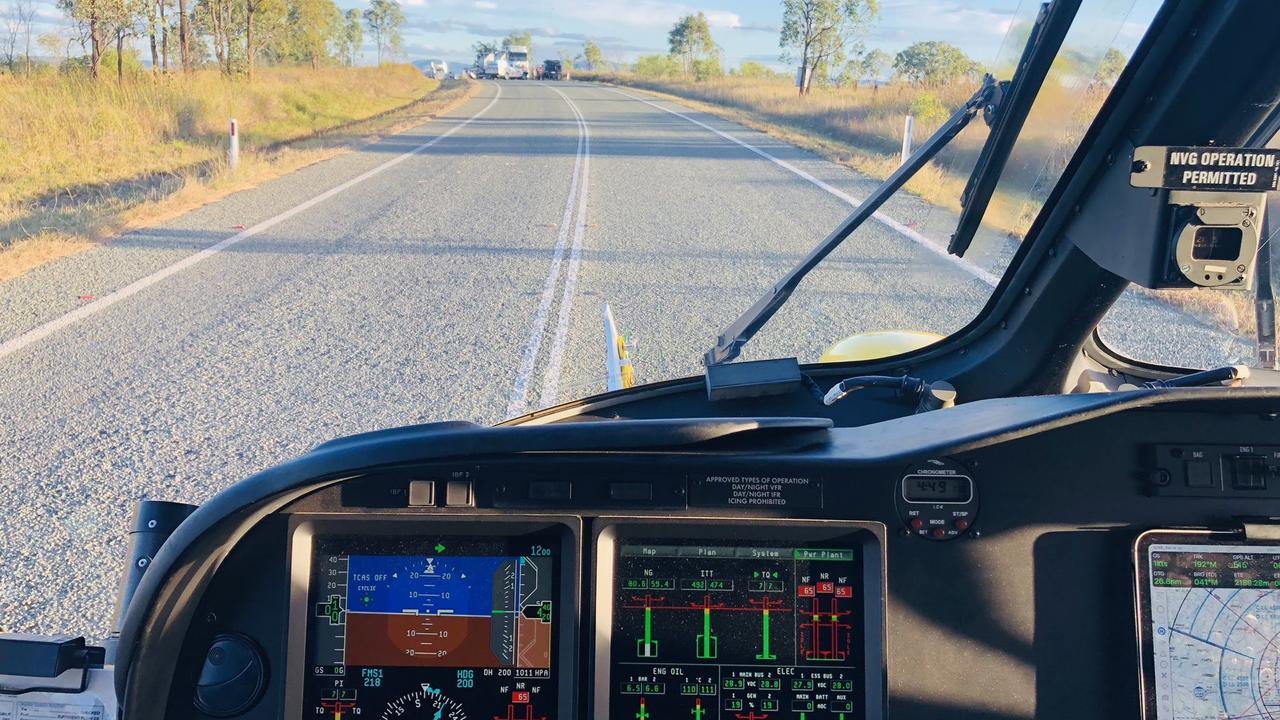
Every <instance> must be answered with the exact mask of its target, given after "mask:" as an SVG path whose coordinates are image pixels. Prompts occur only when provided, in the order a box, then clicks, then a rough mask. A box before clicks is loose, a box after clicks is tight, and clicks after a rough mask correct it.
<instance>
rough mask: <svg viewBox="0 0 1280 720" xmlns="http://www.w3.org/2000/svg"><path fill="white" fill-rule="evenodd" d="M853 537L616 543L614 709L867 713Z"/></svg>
mask: <svg viewBox="0 0 1280 720" xmlns="http://www.w3.org/2000/svg"><path fill="white" fill-rule="evenodd" d="M862 563H863V558H862V550H861V543H859V542H857V541H856V540H850V541H849V542H847V543H846V542H843V541H834V542H833V541H830V540H828V541H824V542H823V544H822V545H820V546H814V547H807V546H797V545H796V544H795V543H794V541H792V542H791V543H787V542H771V541H761V542H758V543H750V544H748V543H742V542H735V543H723V544H722V543H719V542H708V541H702V540H687V541H685V540H671V539H662V540H659V539H653V540H635V539H623V540H619V541H618V545H616V557H615V565H614V568H615V579H614V597H613V628H612V641H611V645H612V647H611V659H612V670H611V677H610V682H611V687H610V688H609V698H610V701H609V716H610V717H611V718H614V719H615V720H664V719H666V718H676V719H679V720H721V719H724V720H766V719H779V718H797V719H805V718H809V719H813V720H816V719H817V718H833V719H837V718H846V719H847V720H852V719H853V718H861V717H863V713H864V712H865V708H863V707H862V698H863V690H864V688H863V685H864V684H865V682H866V679H865V675H864V670H865V658H864V657H863V656H864V654H865V647H864V636H863V627H864V617H863V614H864V611H863V601H864V598H863V592H864V588H863V585H864V583H863V577H864V575H863V566H862Z"/></svg>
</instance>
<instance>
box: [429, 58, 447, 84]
mask: <svg viewBox="0 0 1280 720" xmlns="http://www.w3.org/2000/svg"><path fill="white" fill-rule="evenodd" d="M427 77H432V78H437V79H440V80H443V79H445V78H447V77H449V63H447V62H445V61H444V60H432V61H431V65H430V67H428V68H427Z"/></svg>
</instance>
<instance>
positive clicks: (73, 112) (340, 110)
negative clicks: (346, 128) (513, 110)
mask: <svg viewBox="0 0 1280 720" xmlns="http://www.w3.org/2000/svg"><path fill="white" fill-rule="evenodd" d="M437 85H438V83H437V82H436V81H434V80H429V79H427V78H426V77H425V76H423V74H422V73H421V72H419V71H418V70H417V69H415V68H413V67H411V66H407V65H398V66H389V67H382V68H326V69H323V70H310V69H302V68H270V69H265V70H263V71H261V72H260V73H259V76H258V77H257V78H256V79H255V80H254V81H253V82H252V83H249V82H247V81H245V80H243V79H240V78H236V79H228V78H225V77H223V76H222V75H221V74H219V73H218V72H216V71H212V70H207V71H200V72H196V73H193V74H191V75H190V76H185V75H182V74H177V75H169V76H155V75H150V74H143V75H138V76H135V77H130V78H126V80H125V81H124V82H123V83H119V84H117V83H116V82H114V81H110V80H108V81H103V82H96V83H95V82H93V81H91V80H89V79H87V78H85V77H82V76H78V75H68V74H41V75H36V76H35V77H32V78H30V79H26V78H23V77H22V76H12V75H0V117H4V118H5V127H6V132H5V134H4V140H3V142H0V206H5V205H7V206H12V205H14V204H20V203H23V202H28V201H32V200H35V199H39V198H44V197H48V196H50V195H55V194H59V193H62V194H66V193H74V192H75V188H77V187H81V186H85V185H98V184H102V183H110V182H115V181H120V180H124V179H128V178H135V177H138V176H141V175H147V174H153V173H163V172H173V171H176V170H178V169H180V168H184V167H188V166H190V165H193V164H196V163H200V162H204V161H208V160H213V159H215V158H220V157H221V155H222V154H223V153H224V152H226V142H227V138H226V135H227V122H228V119H229V118H232V117H234V118H236V119H238V120H239V122H240V127H241V128H242V135H241V141H240V142H241V148H242V149H245V150H253V149H255V148H262V147H266V146H269V145H272V144H276V143H280V142H283V141H288V140H295V139H297V138H300V137H306V136H309V135H313V134H315V133H316V132H318V131H321V130H325V129H328V128H332V127H337V126H340V125H343V124H345V123H349V122H351V121H353V120H359V119H362V118H367V117H369V116H371V115H376V114H378V113H380V112H385V111H387V110H391V109H393V108H396V107H400V106H403V105H405V104H407V103H410V102H412V101H414V100H417V99H418V98H421V97H423V96H424V95H426V94H427V93H428V92H430V91H431V90H433V89H435V87H437Z"/></svg>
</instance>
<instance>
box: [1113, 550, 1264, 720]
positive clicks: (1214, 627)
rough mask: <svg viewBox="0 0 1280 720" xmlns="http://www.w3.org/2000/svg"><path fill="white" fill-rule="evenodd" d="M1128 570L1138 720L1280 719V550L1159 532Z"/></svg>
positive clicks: (1137, 554)
mask: <svg viewBox="0 0 1280 720" xmlns="http://www.w3.org/2000/svg"><path fill="white" fill-rule="evenodd" d="M1134 561H1135V567H1136V568H1137V572H1136V576H1135V584H1136V591H1137V609H1138V613H1137V625H1138V637H1139V656H1140V658H1141V662H1142V677H1141V681H1142V689H1143V696H1144V703H1143V705H1144V708H1143V709H1144V715H1143V716H1144V718H1146V719H1147V720H1173V719H1174V718H1178V719H1179V720H1218V719H1219V718H1228V717H1229V718H1269V717H1272V716H1273V715H1274V714H1280V544H1278V543H1275V542H1269V541H1268V542H1258V541H1247V540H1246V539H1245V538H1244V536H1243V535H1242V534H1241V533H1235V532H1213V531H1208V530H1204V531H1195V530H1176V531H1174V530H1169V531H1158V530H1157V531H1149V532H1147V533H1144V534H1143V535H1142V536H1141V537H1140V538H1139V539H1138V541H1137V543H1136V545H1135V553H1134Z"/></svg>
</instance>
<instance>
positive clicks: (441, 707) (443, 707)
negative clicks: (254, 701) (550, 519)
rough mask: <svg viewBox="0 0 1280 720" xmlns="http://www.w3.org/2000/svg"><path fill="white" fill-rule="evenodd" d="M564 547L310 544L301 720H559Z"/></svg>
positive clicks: (433, 541)
mask: <svg viewBox="0 0 1280 720" xmlns="http://www.w3.org/2000/svg"><path fill="white" fill-rule="evenodd" d="M559 555H560V538H559V537H558V536H557V535H556V534H555V533H542V534H541V535H539V534H532V535H519V536H512V537H480V536H462V535H441V536H431V537H415V538H405V537H400V536H385V537H369V536H336V535H317V536H316V537H315V538H314V540H313V545H312V558H311V566H310V567H311V578H310V586H309V587H310V590H309V593H308V617H307V634H306V644H307V651H306V654H307V663H308V664H307V668H306V674H305V680H304V682H303V699H302V707H303V717H306V718H322V719H328V718H332V719H333V720H342V718H352V717H355V716H361V717H365V718H369V717H372V718H380V719H385V720H392V719H399V718H403V719H404V720H415V719H418V718H421V719H422V720H548V719H550V718H555V717H557V715H556V706H557V702H556V701H557V697H556V695H557V684H556V667H555V665H556V664H555V662H554V660H555V657H556V645H557V644H558V641H557V638H556V628H557V624H558V623H559V622H560V619H559V608H558V607H557V603H558V600H559V598H558V595H557V588H558V587H559V574H560V567H559V565H560V562H559V561H560V557H559Z"/></svg>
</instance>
